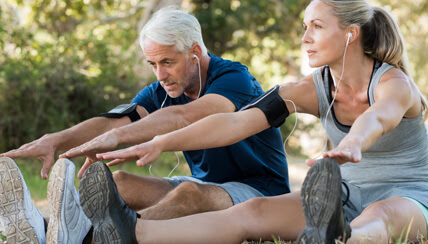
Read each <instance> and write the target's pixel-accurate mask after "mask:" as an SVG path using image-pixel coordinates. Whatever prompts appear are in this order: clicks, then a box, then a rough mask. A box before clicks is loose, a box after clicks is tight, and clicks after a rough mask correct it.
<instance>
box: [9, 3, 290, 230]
mask: <svg viewBox="0 0 428 244" xmlns="http://www.w3.org/2000/svg"><path fill="white" fill-rule="evenodd" d="M140 45H141V47H142V49H143V51H144V54H145V56H146V58H147V62H148V63H149V64H150V65H151V66H152V68H153V72H154V73H155V75H156V77H157V80H158V81H157V82H155V83H153V84H151V85H149V86H148V87H146V88H144V89H143V90H142V91H140V92H139V93H138V94H137V96H136V97H135V98H134V99H133V101H132V103H135V104H137V105H129V106H124V108H117V109H114V111H110V112H109V113H106V114H103V115H102V116H104V117H98V118H93V119H89V120H87V121H85V122H83V123H81V124H78V125H76V126H74V127H72V128H70V129H67V130H64V131H61V132H58V133H54V134H49V135H45V136H44V137H42V138H40V139H39V140H37V141H35V142H32V143H29V144H26V145H24V146H22V147H21V148H19V149H17V150H13V151H11V152H8V153H5V154H3V156H8V157H11V158H18V157H37V158H39V159H41V160H42V161H43V162H44V166H43V169H42V177H43V178H44V179H46V178H47V174H48V172H49V169H50V167H51V166H52V165H53V162H54V153H55V152H56V151H58V150H69V151H68V152H66V153H64V154H62V155H61V156H60V157H62V158H71V157H76V156H81V155H85V156H86V157H87V159H86V162H85V164H84V166H83V167H82V169H81V170H80V172H79V174H78V176H79V178H80V177H82V175H83V173H84V172H85V170H86V169H87V168H88V167H89V166H90V165H91V164H92V163H94V162H95V161H96V159H95V154H96V153H99V152H106V151H110V150H113V149H114V148H116V147H117V146H122V145H132V144H137V143H142V142H145V141H148V140H151V139H152V138H153V137H154V136H156V135H160V134H164V133H167V132H170V131H174V130H177V129H180V128H183V127H185V126H187V125H189V124H191V123H193V122H195V121H197V120H199V119H201V118H204V117H206V116H208V115H211V114H215V113H225V112H234V111H236V110H239V109H240V108H242V107H243V106H244V105H246V104H248V103H249V102H250V101H251V100H253V99H254V98H256V97H257V96H260V95H261V94H262V93H263V91H262V89H261V87H260V85H259V83H258V82H257V81H256V79H255V78H254V77H252V76H251V75H250V74H249V73H248V70H247V68H246V67H245V66H243V65H241V64H240V63H238V62H231V61H227V60H223V59H221V58H219V57H216V56H214V55H211V54H209V53H208V52H207V50H206V47H205V45H204V43H203V40H202V34H201V29H200V25H199V23H198V21H197V20H196V18H195V17H193V16H191V15H189V14H187V13H185V12H183V11H180V10H173V9H162V10H160V11H159V12H157V13H156V14H154V16H153V17H152V19H151V20H150V21H149V22H148V23H147V24H146V25H145V27H144V28H143V30H142V31H141V33H140ZM121 116H123V117H121ZM137 120H138V121H137ZM131 121H135V122H134V123H131ZM208 132H209V128H207V133H208ZM201 136H203V135H201ZM85 142H86V143H85ZM82 143H84V144H83V145H81V146H79V147H77V148H73V147H76V146H78V145H80V144H82ZM70 148H72V149H70ZM184 155H185V157H186V160H187V162H188V164H189V166H190V170H191V172H192V176H191V177H186V176H181V177H172V178H156V177H145V176H140V175H134V174H129V173H125V172H122V171H118V172H115V174H114V175H113V177H114V182H116V184H117V187H118V191H119V193H120V195H121V196H122V198H123V199H124V200H125V202H126V203H127V204H128V205H129V206H130V207H131V208H132V209H134V210H136V211H139V212H138V213H139V215H141V218H144V219H169V218H176V217H180V216H185V215H190V214H195V213H200V212H206V211H215V210H221V209H225V208H228V207H230V206H233V205H234V204H238V203H240V202H243V201H246V200H248V199H250V198H253V197H259V196H272V195H278V194H284V193H287V192H289V186H288V173H287V164H286V160H285V155H284V150H283V146H282V140H281V136H280V132H279V130H278V129H276V128H271V129H268V130H265V131H263V132H261V133H259V134H257V135H255V136H252V137H250V138H247V139H245V140H243V141H240V142H238V143H235V144H233V145H231V146H228V147H221V148H213V149H207V150H198V151H189V152H184ZM65 168H67V167H65ZM96 173H97V172H94V173H92V174H96ZM92 176H93V175H92ZM60 178H61V177H60ZM50 180H52V179H50ZM101 190H102V189H101ZM67 192H69V191H64V194H67ZM49 195H53V194H49V193H48V196H49ZM95 195H96V193H94V196H95ZM88 198H89V199H90V198H91V196H85V199H86V200H87V199H88ZM98 200H100V199H93V201H92V203H93V204H92V205H91V204H88V205H85V206H83V208H84V210H85V208H95V209H93V211H92V212H96V207H94V206H95V205H96V203H97V201H98ZM101 200H102V199H101ZM79 207H80V206H77V207H76V208H77V209H78V208H79ZM86 210H88V209H86ZM86 210H85V212H86ZM79 211H80V210H79ZM51 216H52V215H51ZM59 218H61V216H60V217H59ZM55 223H62V222H61V221H55ZM67 224H68V223H65V225H67ZM48 228H51V226H50V225H49V227H48ZM52 228H54V227H52ZM59 232H60V231H59ZM58 236H59V235H58ZM48 237H49V236H48ZM95 238H96V236H95Z"/></svg>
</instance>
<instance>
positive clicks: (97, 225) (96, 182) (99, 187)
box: [80, 162, 124, 244]
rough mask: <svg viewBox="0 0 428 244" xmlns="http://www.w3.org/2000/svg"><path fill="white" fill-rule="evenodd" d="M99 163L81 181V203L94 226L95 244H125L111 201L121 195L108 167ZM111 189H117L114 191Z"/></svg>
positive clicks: (87, 171) (89, 169)
mask: <svg viewBox="0 0 428 244" xmlns="http://www.w3.org/2000/svg"><path fill="white" fill-rule="evenodd" d="M103 164H104V163H102V162H97V163H94V164H93V165H91V167H89V168H88V169H87V170H86V172H85V174H84V175H83V177H82V180H81V181H80V203H81V205H82V208H83V212H84V213H85V214H86V216H87V217H88V218H89V219H90V220H91V222H92V224H93V226H94V235H93V236H94V239H93V240H94V243H97V244H98V243H100V244H101V243H115V244H123V243H124V242H123V238H121V232H120V231H119V230H118V229H117V228H116V227H115V225H114V223H113V219H114V218H117V216H112V215H111V211H110V205H112V202H111V201H110V199H114V197H113V196H115V195H116V194H119V193H118V192H117V188H116V187H115V186H114V185H112V184H114V181H113V176H112V174H111V172H110V170H109V169H108V168H107V166H105V165H103ZM111 189H115V190H114V191H112V190H111Z"/></svg>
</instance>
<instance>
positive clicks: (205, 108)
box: [60, 94, 236, 177]
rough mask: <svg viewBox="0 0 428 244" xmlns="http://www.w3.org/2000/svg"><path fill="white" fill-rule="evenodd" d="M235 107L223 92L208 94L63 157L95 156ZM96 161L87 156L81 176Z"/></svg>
mask: <svg viewBox="0 0 428 244" xmlns="http://www.w3.org/2000/svg"><path fill="white" fill-rule="evenodd" d="M235 110H236V107H235V105H234V104H233V103H232V102H231V101H230V100H229V99H227V98H225V97H224V96H221V95H218V94H208V95H205V96H203V97H201V98H199V99H198V100H196V101H193V102H190V103H188V104H185V105H177V106H171V107H167V108H163V109H160V110H158V111H156V112H154V113H152V114H150V115H148V116H146V117H145V118H143V119H141V120H139V121H137V122H134V123H132V124H129V125H126V126H123V127H120V128H116V129H113V130H111V131H108V132H107V133H104V134H102V135H100V136H98V137H96V138H94V139H93V140H91V141H89V142H87V143H85V144H83V145H81V146H79V147H77V148H73V149H71V150H69V151H68V152H66V153H64V154H62V155H61V156H60V157H67V158H72V157H77V156H83V155H84V156H89V157H91V158H94V159H95V154H96V153H101V152H108V151H111V150H113V149H115V148H116V147H117V146H123V145H133V144H139V143H142V142H146V141H149V140H151V139H152V138H153V137H155V136H156V135H162V134H165V133H168V132H171V131H174V130H178V129H181V128H183V127H186V126H187V125H189V124H192V123H193V122H195V121H198V120H200V119H202V118H204V117H206V116H209V115H211V114H215V113H227V112H234V111H235ZM207 130H209V128H207ZM201 136H203V135H201ZM93 161H94V160H87V161H86V162H85V164H84V165H83V167H82V169H81V170H80V172H79V174H78V176H79V177H81V176H82V175H83V172H84V171H85V170H86V169H87V168H88V167H89V165H90V164H91V163H93Z"/></svg>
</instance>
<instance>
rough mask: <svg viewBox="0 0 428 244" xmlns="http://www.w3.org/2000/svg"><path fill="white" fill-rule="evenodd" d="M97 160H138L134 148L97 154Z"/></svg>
mask: <svg viewBox="0 0 428 244" xmlns="http://www.w3.org/2000/svg"><path fill="white" fill-rule="evenodd" d="M97 158H99V159H130V160H132V159H138V156H137V152H136V151H135V147H129V148H125V149H121V150H116V151H113V152H106V153H98V154H97Z"/></svg>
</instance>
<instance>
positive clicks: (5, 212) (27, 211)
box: [0, 157, 46, 244]
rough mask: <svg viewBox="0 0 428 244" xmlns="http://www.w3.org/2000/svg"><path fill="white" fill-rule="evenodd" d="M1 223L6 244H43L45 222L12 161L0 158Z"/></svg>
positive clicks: (44, 239)
mask: <svg viewBox="0 0 428 244" xmlns="http://www.w3.org/2000/svg"><path fill="white" fill-rule="evenodd" d="M0 221H1V222H2V224H3V227H5V228H6V230H5V233H4V234H5V235H6V237H7V242H8V243H39V244H41V243H46V237H45V222H44V219H43V216H42V214H41V213H40V212H39V210H37V208H36V207H35V206H34V204H33V202H32V201H31V195H30V192H29V191H28V189H27V185H25V181H24V177H23V176H22V174H21V171H19V168H18V166H17V165H16V164H15V162H14V161H13V160H12V159H11V158H7V157H3V158H0Z"/></svg>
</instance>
